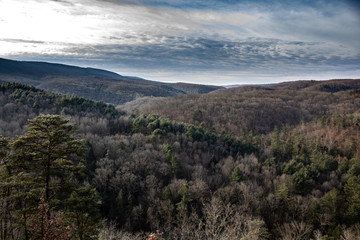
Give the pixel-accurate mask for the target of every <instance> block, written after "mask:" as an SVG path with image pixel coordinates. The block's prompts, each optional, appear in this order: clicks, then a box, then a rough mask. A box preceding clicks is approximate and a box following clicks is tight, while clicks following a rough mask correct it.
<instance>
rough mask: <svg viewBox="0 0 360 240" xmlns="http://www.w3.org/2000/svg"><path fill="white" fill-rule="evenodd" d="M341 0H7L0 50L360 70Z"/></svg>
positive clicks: (177, 73) (185, 69) (189, 76)
mask: <svg viewBox="0 0 360 240" xmlns="http://www.w3.org/2000/svg"><path fill="white" fill-rule="evenodd" d="M356 2H358V1H356V0H354V1H345V0H343V1H341V0H337V1H336V0H322V1H321V0H319V1H318V0H303V1H296V0H292V1H291V0H288V1H277V0H259V1H254V0H168V1H165V0H108V1H106V0H0V57H4V58H10V59H17V60H37V61H39V60H40V61H49V62H58V63H66V64H73V65H78V66H89V67H97V68H103V69H107V70H112V71H115V72H117V73H119V74H121V75H133V76H138V77H143V78H147V79H151V80H158V81H167V82H178V81H183V82H196V83H204V84H217V85H225V84H243V83H267V82H279V81H287V80H299V79H333V78H360V5H359V4H358V3H356Z"/></svg>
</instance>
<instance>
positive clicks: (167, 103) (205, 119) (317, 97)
mask: <svg viewBox="0 0 360 240" xmlns="http://www.w3.org/2000/svg"><path fill="white" fill-rule="evenodd" d="M359 88H360V80H332V81H298V82H289V83H281V84H273V85H263V86H243V87H238V88H232V89H225V90H219V91H216V92H213V93H209V94H204V95H186V96H178V97H176V98H163V99H159V100H156V101H152V102H150V104H147V105H144V106H142V107H140V111H141V112H143V113H145V114H157V115H160V116H162V117H165V118H170V119H173V120H176V121H181V122H186V123H195V124H196V123H198V124H200V123H204V124H205V126H206V127H208V128H216V129H217V131H223V130H225V131H226V132H228V133H234V134H235V135H237V136H241V135H242V134H246V133H248V132H249V131H252V132H253V133H255V134H265V133H269V132H270V131H272V130H273V129H274V127H275V126H282V125H284V124H290V125H293V126H295V125H297V124H299V123H300V122H301V121H305V122H308V121H310V120H312V119H314V118H318V117H321V116H323V115H326V114H329V115H332V114H348V113H353V112H355V111H358V109H360V98H359V96H360V95H359V91H358V89H359Z"/></svg>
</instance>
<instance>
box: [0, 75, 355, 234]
mask: <svg viewBox="0 0 360 240" xmlns="http://www.w3.org/2000/svg"><path fill="white" fill-rule="evenodd" d="M285 85H286V84H285ZM358 85H359V81H358V80H347V81H336V82H334V81H333V82H321V83H320V82H306V83H304V82H296V83H288V84H287V85H286V86H284V84H280V85H271V86H270V85H269V86H258V87H242V88H236V89H228V90H221V91H217V92H213V93H209V94H205V95H186V96H182V97H176V98H170V99H169V98H166V99H165V100H164V99H160V100H155V101H151V102H150V103H149V104H148V105H147V106H146V107H143V108H141V109H138V110H133V111H132V112H128V113H126V112H125V111H122V110H121V109H122V107H121V106H118V107H117V108H115V107H114V106H112V105H109V104H106V103H104V102H94V101H92V100H87V99H84V98H80V97H77V96H70V95H60V94H53V93H48V92H45V91H43V90H39V89H36V88H34V87H30V86H27V85H23V84H18V83H5V84H2V85H1V86H0V104H1V106H2V107H1V108H0V126H1V127H0V131H1V132H0V134H1V135H2V137H1V139H0V231H1V232H0V239H2V240H5V239H11V240H13V239H27V240H29V239H81V240H82V239H99V240H105V239H214V240H215V239H270V240H272V239H283V240H290V239H299V240H300V239H317V240H320V239H347V240H350V239H359V237H360V185H359V181H360V148H359V146H360V112H359V110H358V109H359V105H360V100H359V99H360V98H359V96H360V95H359V91H358V90H357V89H358Z"/></svg>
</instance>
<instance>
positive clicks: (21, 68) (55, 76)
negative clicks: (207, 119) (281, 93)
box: [0, 58, 222, 104]
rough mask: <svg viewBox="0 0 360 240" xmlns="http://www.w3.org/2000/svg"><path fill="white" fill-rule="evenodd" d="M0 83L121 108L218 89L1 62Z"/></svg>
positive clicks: (43, 64) (40, 64) (59, 66)
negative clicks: (138, 101)
mask: <svg viewBox="0 0 360 240" xmlns="http://www.w3.org/2000/svg"><path fill="white" fill-rule="evenodd" d="M0 81H9V82H21V83H25V84H30V85H33V86H35V87H38V88H41V89H44V90H48V91H53V92H56V93H63V94H75V95H78V96H81V97H86V98H89V99H93V100H102V101H105V102H108V103H112V104H123V103H125V102H128V101H132V100H134V99H136V98H137V97H143V96H154V97H170V96H177V95H181V94H186V93H208V92H211V91H214V90H217V89H220V88H222V87H218V86H207V85H198V84H187V83H161V82H156V81H149V80H144V79H141V78H137V77H127V76H121V75H119V74H116V73H114V72H110V71H106V70H101V69H95V68H82V67H76V66H70V65H64V64H54V63H47V62H28V61H14V60H8V59H1V58H0Z"/></svg>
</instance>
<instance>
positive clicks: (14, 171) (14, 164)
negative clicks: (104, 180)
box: [0, 115, 100, 239]
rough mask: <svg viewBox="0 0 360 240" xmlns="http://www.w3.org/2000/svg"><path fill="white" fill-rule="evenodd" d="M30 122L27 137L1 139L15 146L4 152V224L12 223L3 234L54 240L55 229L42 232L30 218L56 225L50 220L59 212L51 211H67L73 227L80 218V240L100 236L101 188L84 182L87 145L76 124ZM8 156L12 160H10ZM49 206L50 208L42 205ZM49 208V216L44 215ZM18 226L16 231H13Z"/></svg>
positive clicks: (43, 118) (52, 119) (51, 119)
mask: <svg viewBox="0 0 360 240" xmlns="http://www.w3.org/2000/svg"><path fill="white" fill-rule="evenodd" d="M29 122H30V123H29V128H28V130H27V132H26V133H25V135H24V136H20V137H18V138H17V139H16V140H14V141H13V142H12V143H11V145H9V144H8V141H7V140H6V139H2V140H1V143H2V147H3V150H4V147H7V146H8V147H9V149H7V150H4V151H2V152H1V153H2V154H1V155H2V156H3V159H2V161H1V162H0V173H1V174H0V177H1V180H2V181H1V183H2V184H1V185H0V193H4V194H1V202H2V204H3V206H6V207H5V216H7V219H2V220H4V221H5V222H8V223H7V224H5V225H2V229H1V230H2V232H9V234H10V233H12V234H14V233H15V232H18V234H19V237H22V238H24V239H29V238H31V239H51V237H50V236H53V234H54V233H53V232H52V231H55V227H51V225H49V228H46V229H47V230H46V231H43V230H41V231H40V230H39V228H38V227H36V226H35V225H32V222H31V221H30V220H29V219H31V218H30V217H31V216H33V215H35V216H37V215H39V214H40V215H39V216H38V218H40V219H42V218H46V219H47V220H49V221H48V223H49V224H52V221H50V219H51V218H52V217H55V216H56V214H55V213H54V216H51V214H52V213H51V211H50V210H49V209H50V208H51V209H57V210H63V211H65V212H66V214H65V215H67V217H66V221H69V222H71V224H72V222H73V220H75V222H76V224H75V225H74V227H73V229H74V235H73V236H74V239H90V237H89V236H91V237H93V238H94V237H96V235H97V231H98V224H99V222H100V218H99V212H98V205H97V204H99V203H98V200H97V199H96V198H95V189H94V188H91V187H90V186H85V187H82V186H81V184H80V183H81V181H82V178H83V175H82V174H83V172H84V171H83V170H84V168H85V167H84V165H83V161H84V160H83V147H82V143H81V141H79V140H77V139H75V137H74V129H75V126H74V125H70V124H68V121H67V120H65V119H63V118H62V117H61V116H59V115H40V116H39V117H37V118H35V119H33V120H30V121H29ZM6 152H7V155H8V160H6V161H4V160H5V157H4V156H7V155H5V153H6ZM40 200H41V201H43V202H40ZM11 202H12V203H13V204H11V207H10V206H9V204H10V203H11ZM45 205H46V206H49V207H50V208H49V209H44V208H43V207H41V206H45ZM65 206H67V207H65ZM43 210H44V211H45V210H46V213H41V212H38V211H43ZM38 213H39V214H38ZM44 214H46V215H44ZM12 218H14V219H12ZM56 218H57V217H55V219H54V221H55V220H56ZM29 221H30V222H29ZM34 221H37V220H36V219H35V220H34ZM56 221H58V220H56ZM59 221H60V220H59ZM71 224H70V223H69V225H71ZM12 225H13V226H14V227H9V226H12ZM43 228H45V227H41V229H43ZM51 229H53V230H51ZM89 229H91V231H89ZM49 231H50V232H49ZM85 231H87V232H89V234H90V235H86V234H85ZM75 236H77V237H75ZM5 239H6V238H5Z"/></svg>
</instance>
